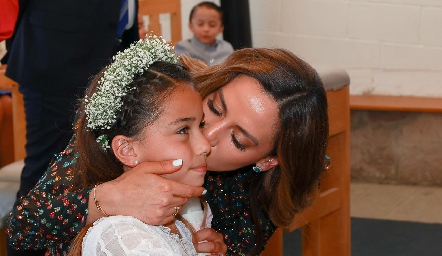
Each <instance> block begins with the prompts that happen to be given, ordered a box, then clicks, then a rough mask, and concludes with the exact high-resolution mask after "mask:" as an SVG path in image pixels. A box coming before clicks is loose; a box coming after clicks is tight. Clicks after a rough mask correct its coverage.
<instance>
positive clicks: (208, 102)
mask: <svg viewBox="0 0 442 256" xmlns="http://www.w3.org/2000/svg"><path fill="white" fill-rule="evenodd" d="M207 106H208V107H209V109H210V111H212V113H213V114H214V115H216V116H221V111H219V110H217V109H216V108H215V106H214V105H213V100H211V99H210V100H208V101H207Z"/></svg>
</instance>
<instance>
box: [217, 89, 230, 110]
mask: <svg viewBox="0 0 442 256" xmlns="http://www.w3.org/2000/svg"><path fill="white" fill-rule="evenodd" d="M218 94H219V99H220V101H221V105H223V109H224V112H226V113H227V111H228V110H227V105H226V101H225V100H224V93H223V89H219V91H218Z"/></svg>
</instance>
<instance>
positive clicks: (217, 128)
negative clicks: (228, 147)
mask: <svg viewBox="0 0 442 256" xmlns="http://www.w3.org/2000/svg"><path fill="white" fill-rule="evenodd" d="M225 127H226V123H225V122H223V121H219V122H210V123H207V121H206V125H205V126H204V128H203V135H204V137H205V138H206V139H207V141H208V142H209V143H210V145H211V146H212V147H215V146H216V145H217V144H218V141H219V139H220V137H221V134H222V131H223V130H224V128H225Z"/></svg>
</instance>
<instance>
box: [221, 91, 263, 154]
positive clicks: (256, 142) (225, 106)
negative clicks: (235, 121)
mask: <svg viewBox="0 0 442 256" xmlns="http://www.w3.org/2000/svg"><path fill="white" fill-rule="evenodd" d="M218 94H219V99H220V101H221V105H222V106H223V108H224V112H225V113H226V114H227V105H226V101H225V99H224V93H223V90H222V88H221V89H219V90H218ZM237 127H238V129H239V130H240V131H241V132H242V133H244V135H246V137H247V138H249V139H250V140H251V141H253V143H255V145H256V146H257V145H258V144H259V143H258V139H257V138H255V136H253V135H252V134H250V133H249V132H248V131H247V130H246V129H244V128H243V127H241V126H239V125H237Z"/></svg>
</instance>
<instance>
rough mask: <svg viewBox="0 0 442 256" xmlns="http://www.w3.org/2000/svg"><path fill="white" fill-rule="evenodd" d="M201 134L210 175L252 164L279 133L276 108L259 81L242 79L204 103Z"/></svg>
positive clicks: (229, 84)
mask: <svg viewBox="0 0 442 256" xmlns="http://www.w3.org/2000/svg"><path fill="white" fill-rule="evenodd" d="M203 109H204V113H205V126H204V129H203V134H204V136H205V137H206V139H207V140H208V141H209V143H210V145H211V146H212V152H211V153H210V155H209V156H208V158H207V168H208V169H209V170H211V171H227V170H235V169H238V168H240V167H243V166H246V165H250V164H255V163H256V162H258V161H259V160H261V159H262V158H264V157H266V156H267V154H268V153H269V152H270V151H271V150H272V148H273V144H274V137H275V131H277V130H278V129H279V127H278V125H279V118H278V107H277V105H276V102H275V101H274V100H273V99H272V97H271V96H270V95H267V94H265V92H264V89H263V88H262V86H261V84H260V83H259V82H258V80H256V79H254V78H252V77H249V76H246V75H241V76H238V77H237V78H235V79H234V80H233V81H232V82H230V83H228V84H227V85H225V86H224V87H222V88H221V89H219V90H218V91H216V92H214V93H211V94H209V95H208V96H207V97H206V98H205V99H204V101H203Z"/></svg>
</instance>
